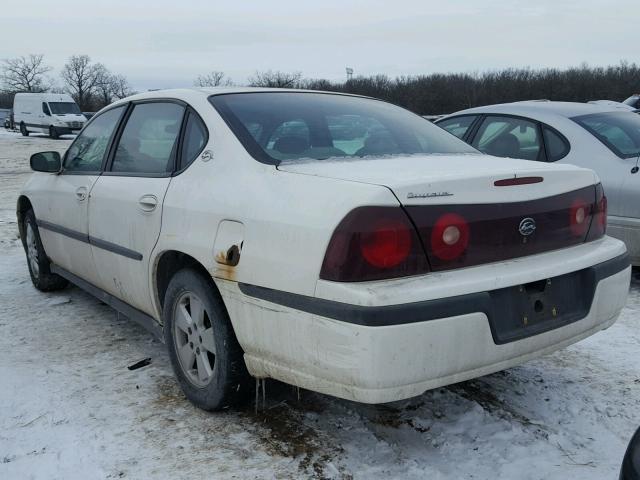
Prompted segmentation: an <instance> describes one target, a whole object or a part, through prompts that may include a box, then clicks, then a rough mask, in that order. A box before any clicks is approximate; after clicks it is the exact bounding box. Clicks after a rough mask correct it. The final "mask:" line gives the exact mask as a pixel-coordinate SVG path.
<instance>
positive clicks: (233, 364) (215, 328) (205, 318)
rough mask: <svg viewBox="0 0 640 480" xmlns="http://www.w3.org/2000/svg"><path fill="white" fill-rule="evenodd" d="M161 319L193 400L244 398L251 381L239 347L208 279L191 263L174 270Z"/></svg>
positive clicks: (228, 402) (213, 402) (208, 403)
mask: <svg viewBox="0 0 640 480" xmlns="http://www.w3.org/2000/svg"><path fill="white" fill-rule="evenodd" d="M162 319H163V324H164V337H165V342H166V344H167V348H168V350H169V357H170V358H171V364H172V366H173V371H174V373H175V375H176V377H177V379H178V383H179V384H180V387H181V388H182V391H183V392H184V394H185V396H186V397H187V398H188V399H189V400H190V401H191V402H192V403H193V404H194V405H196V406H197V407H200V408H202V409H203V410H208V411H214V410H221V409H223V408H226V407H234V406H237V405H239V404H240V403H242V402H243V401H244V400H245V399H246V398H247V397H248V394H249V391H250V390H249V389H250V386H251V381H250V376H249V373H248V372H247V368H246V366H245V363H244V358H243V351H242V348H241V347H240V344H239V343H238V340H237V338H236V336H235V333H234V331H233V327H232V326H231V321H230V320H229V315H228V314H227V311H226V309H225V307H224V304H223V302H222V297H221V296H220V294H219V293H218V291H217V290H216V289H215V285H213V284H212V280H211V278H207V277H205V276H204V275H203V274H201V273H199V272H198V271H196V270H193V269H190V268H186V269H183V270H180V271H179V272H178V273H176V274H175V275H174V276H173V278H172V279H171V281H170V282H169V286H168V288H167V293H166V294H165V300H164V307H163V311H162Z"/></svg>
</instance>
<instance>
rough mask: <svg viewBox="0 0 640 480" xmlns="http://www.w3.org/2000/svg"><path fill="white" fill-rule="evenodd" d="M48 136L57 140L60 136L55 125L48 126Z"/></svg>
mask: <svg viewBox="0 0 640 480" xmlns="http://www.w3.org/2000/svg"><path fill="white" fill-rule="evenodd" d="M49 136H50V137H51V138H53V139H54V140H57V139H58V138H60V135H59V134H58V130H56V127H54V126H50V127H49Z"/></svg>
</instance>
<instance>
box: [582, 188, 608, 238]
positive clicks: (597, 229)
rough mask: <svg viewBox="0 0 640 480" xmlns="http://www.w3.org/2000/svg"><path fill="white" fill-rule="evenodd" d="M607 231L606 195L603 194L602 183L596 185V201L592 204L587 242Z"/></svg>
mask: <svg viewBox="0 0 640 480" xmlns="http://www.w3.org/2000/svg"><path fill="white" fill-rule="evenodd" d="M606 232H607V197H606V196H605V194H604V189H603V188H602V184H600V183H599V184H598V185H596V201H595V204H594V206H593V217H592V219H591V228H589V234H588V235H587V242H589V241H591V240H595V239H597V238H600V237H602V236H604V234H605V233H606Z"/></svg>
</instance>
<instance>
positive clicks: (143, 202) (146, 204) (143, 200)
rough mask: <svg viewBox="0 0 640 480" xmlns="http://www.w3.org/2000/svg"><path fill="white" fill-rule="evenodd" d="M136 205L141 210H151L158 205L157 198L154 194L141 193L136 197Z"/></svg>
mask: <svg viewBox="0 0 640 480" xmlns="http://www.w3.org/2000/svg"><path fill="white" fill-rule="evenodd" d="M138 205H140V210H142V211H143V212H153V211H154V210H155V209H156V207H157V206H158V198H157V197H156V196H155V195H143V196H141V197H140V198H139V199H138Z"/></svg>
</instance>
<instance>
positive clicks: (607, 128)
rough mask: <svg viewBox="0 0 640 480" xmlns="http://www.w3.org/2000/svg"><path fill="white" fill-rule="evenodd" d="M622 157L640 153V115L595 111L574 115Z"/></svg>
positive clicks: (580, 123)
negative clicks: (578, 115)
mask: <svg viewBox="0 0 640 480" xmlns="http://www.w3.org/2000/svg"><path fill="white" fill-rule="evenodd" d="M572 120H573V121H574V122H576V123H578V124H579V125H581V126H582V127H584V128H585V129H586V130H587V131H589V132H590V133H591V134H592V135H593V136H594V137H596V138H597V139H598V140H600V141H601V142H602V143H604V144H605V145H606V146H607V147H609V149H610V150H611V151H612V152H613V153H615V154H616V155H617V156H619V157H621V158H631V157H637V156H638V155H640V115H638V114H636V113H632V112H608V113H594V114H591V115H583V116H581V117H573V119H572Z"/></svg>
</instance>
